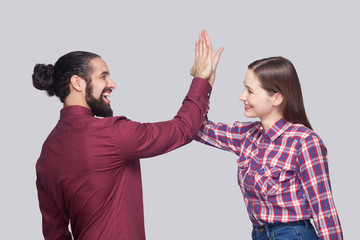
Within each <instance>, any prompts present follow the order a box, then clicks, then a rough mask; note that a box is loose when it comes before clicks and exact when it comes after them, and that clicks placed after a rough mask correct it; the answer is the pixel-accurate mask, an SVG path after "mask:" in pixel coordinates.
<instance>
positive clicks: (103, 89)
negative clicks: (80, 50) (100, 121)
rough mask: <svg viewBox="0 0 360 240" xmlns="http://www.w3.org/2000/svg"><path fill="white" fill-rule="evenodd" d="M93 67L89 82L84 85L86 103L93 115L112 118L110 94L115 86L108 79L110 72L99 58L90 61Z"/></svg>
mask: <svg viewBox="0 0 360 240" xmlns="http://www.w3.org/2000/svg"><path fill="white" fill-rule="evenodd" d="M90 63H91V64H92V67H93V72H92V75H91V81H90V82H89V83H87V84H86V97H85V100H86V103H87V104H88V105H89V107H90V109H91V110H92V112H93V113H94V115H96V116H99V117H112V116H113V111H112V109H111V107H110V100H109V97H110V94H111V92H112V90H113V89H115V87H116V84H115V83H114V82H113V81H112V80H111V79H110V72H109V69H108V67H107V66H106V63H105V62H104V61H103V60H102V59H101V58H94V59H92V60H91V61H90Z"/></svg>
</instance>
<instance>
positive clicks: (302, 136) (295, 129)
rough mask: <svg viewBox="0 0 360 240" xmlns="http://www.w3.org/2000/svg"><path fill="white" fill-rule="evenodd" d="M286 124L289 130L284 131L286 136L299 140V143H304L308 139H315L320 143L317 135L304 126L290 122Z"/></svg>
mask: <svg viewBox="0 0 360 240" xmlns="http://www.w3.org/2000/svg"><path fill="white" fill-rule="evenodd" d="M288 124H289V128H288V129H287V131H286V132H287V134H288V135H290V136H292V137H295V138H299V140H301V141H306V140H309V139H317V140H319V141H321V138H320V136H319V135H318V134H316V133H315V132H314V131H313V130H312V129H310V128H308V127H306V126H304V125H303V124H300V123H290V122H288Z"/></svg>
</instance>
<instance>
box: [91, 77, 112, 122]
mask: <svg viewBox="0 0 360 240" xmlns="http://www.w3.org/2000/svg"><path fill="white" fill-rule="evenodd" d="M106 91H109V92H111V91H112V90H111V89H109V88H105V89H104V90H103V92H102V93H101V95H100V96H99V99H96V98H95V97H94V96H93V87H92V85H91V81H88V82H87V84H86V97H85V100H86V103H87V104H88V105H89V107H90V109H91V111H92V112H93V114H94V115H96V116H98V117H112V116H113V110H112V109H111V107H110V104H109V103H106V102H105V101H104V99H103V93H104V92H106Z"/></svg>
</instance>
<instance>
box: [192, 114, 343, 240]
mask: <svg viewBox="0 0 360 240" xmlns="http://www.w3.org/2000/svg"><path fill="white" fill-rule="evenodd" d="M195 139H196V140H197V141H200V142H202V143H205V144H208V145H210V146H214V147H217V148H220V149H223V150H227V151H231V152H233V153H235V154H236V155H238V156H239V158H238V160H237V163H238V183H239V185H240V188H241V191H242V192H243V195H244V199H245V204H246V207H247V211H248V214H249V217H250V220H251V221H252V223H253V225H254V226H261V225H264V224H266V223H274V222H293V221H298V220H303V219H309V218H313V220H314V223H315V226H316V229H317V232H318V235H319V237H320V239H342V230H341V226H340V221H339V218H338V215H337V211H336V208H335V204H334V201H333V198H332V193H331V186H330V179H329V171H328V162H327V158H326V152H327V151H326V148H325V146H324V144H323V142H322V141H321V139H320V138H319V137H318V136H317V135H316V134H315V133H314V132H313V131H311V130H310V129H308V128H306V127H304V126H303V125H301V124H293V123H291V122H287V121H286V120H284V119H280V120H279V121H278V122H276V123H275V124H274V125H273V126H272V127H271V128H270V129H269V130H267V131H265V130H264V129H263V127H262V125H261V122H235V123H234V124H232V125H226V124H221V123H219V124H215V123H213V122H211V121H206V122H205V123H204V125H203V126H202V128H201V129H200V131H199V133H198V135H197V137H196V138H195Z"/></svg>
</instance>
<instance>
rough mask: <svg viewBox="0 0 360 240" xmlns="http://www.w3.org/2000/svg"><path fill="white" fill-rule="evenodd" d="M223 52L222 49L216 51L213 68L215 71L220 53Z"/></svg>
mask: <svg viewBox="0 0 360 240" xmlns="http://www.w3.org/2000/svg"><path fill="white" fill-rule="evenodd" d="M223 51H224V48H223V47H222V48H219V50H217V52H216V54H215V56H214V62H213V64H214V68H215V69H216V67H217V65H218V63H219V59H220V56H221V53H222V52H223Z"/></svg>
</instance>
